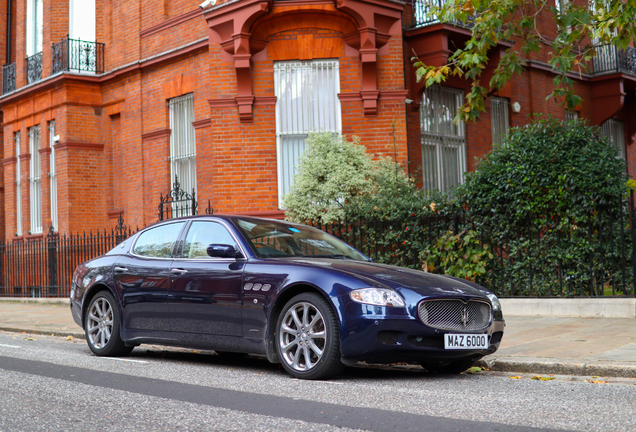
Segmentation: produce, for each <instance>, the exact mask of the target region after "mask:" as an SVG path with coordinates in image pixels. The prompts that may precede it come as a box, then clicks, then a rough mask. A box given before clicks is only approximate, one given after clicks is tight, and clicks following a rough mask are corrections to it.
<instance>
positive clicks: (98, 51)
mask: <svg viewBox="0 0 636 432" xmlns="http://www.w3.org/2000/svg"><path fill="white" fill-rule="evenodd" d="M104 46H105V45H104V44H103V43H99V42H89V41H83V40H80V39H70V38H69V37H67V38H66V39H62V40H61V41H60V42H58V43H56V44H53V45H52V47H51V52H52V57H53V59H52V73H53V74H56V73H58V72H62V71H78V72H93V73H96V74H101V73H104Z"/></svg>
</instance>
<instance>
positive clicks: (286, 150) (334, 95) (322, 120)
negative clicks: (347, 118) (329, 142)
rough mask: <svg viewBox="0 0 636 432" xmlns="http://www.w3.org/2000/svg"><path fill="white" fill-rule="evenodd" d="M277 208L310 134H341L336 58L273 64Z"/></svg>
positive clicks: (337, 63) (280, 203)
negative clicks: (318, 132)
mask: <svg viewBox="0 0 636 432" xmlns="http://www.w3.org/2000/svg"><path fill="white" fill-rule="evenodd" d="M274 93H275V95H276V162H277V163H276V165H277V172H278V206H279V208H283V197H284V196H285V195H286V194H287V193H289V191H290V190H291V187H292V185H293V182H294V177H295V175H296V169H297V166H298V158H299V157H300V155H301V154H302V153H303V152H304V151H305V147H306V139H307V136H308V135H309V132H314V131H320V132H332V133H334V134H341V133H342V118H341V115H342V114H341V105H340V99H339V98H338V93H340V65H339V62H338V59H317V60H310V61H300V60H294V61H280V62H274Z"/></svg>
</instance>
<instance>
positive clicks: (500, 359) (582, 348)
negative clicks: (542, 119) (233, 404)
mask: <svg viewBox="0 0 636 432" xmlns="http://www.w3.org/2000/svg"><path fill="white" fill-rule="evenodd" d="M504 316H505V315H504ZM505 319H506V330H505V332H504V337H503V340H502V342H501V346H500V348H499V351H497V352H496V353H495V354H493V355H491V356H488V357H486V358H485V359H484V360H482V362H481V365H483V366H486V367H488V368H489V369H492V370H496V371H509V372H526V373H536V374H561V375H582V376H587V375H589V376H602V377H609V376H613V377H628V378H636V319H634V318H555V317H533V316H505ZM0 330H4V331H11V332H25V333H36V334H44V335H55V336H73V337H75V338H84V333H83V331H82V329H81V328H80V327H79V326H78V325H77V324H75V321H73V318H72V317H71V312H70V308H69V303H68V300H67V299H55V300H52V299H47V300H45V301H41V302H21V301H19V300H17V299H11V300H8V299H0Z"/></svg>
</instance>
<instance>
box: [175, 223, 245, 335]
mask: <svg viewBox="0 0 636 432" xmlns="http://www.w3.org/2000/svg"><path fill="white" fill-rule="evenodd" d="M210 244H227V245H232V246H234V247H235V248H237V250H238V246H237V242H236V241H235V239H234V238H233V237H232V235H231V234H230V232H229V230H228V229H227V228H226V227H225V226H224V225H223V224H221V223H219V222H215V221H211V220H195V221H193V222H192V223H191V225H190V227H189V229H188V233H187V235H186V236H185V241H184V242H183V247H182V248H181V252H180V256H179V257H176V258H175V259H174V261H173V262H172V265H171V268H170V289H169V296H168V304H169V310H170V327H171V329H172V331H173V332H180V333H199V334H210V335H227V336H241V335H242V334H243V329H242V321H241V306H242V277H243V269H244V267H245V259H244V258H238V259H237V258H211V257H210V256H208V254H207V247H208V246H209V245H210Z"/></svg>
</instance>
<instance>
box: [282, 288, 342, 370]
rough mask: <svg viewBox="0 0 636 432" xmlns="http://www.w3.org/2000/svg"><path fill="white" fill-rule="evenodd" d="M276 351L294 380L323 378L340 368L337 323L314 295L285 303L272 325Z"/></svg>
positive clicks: (303, 296) (305, 295)
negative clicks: (276, 320)
mask: <svg viewBox="0 0 636 432" xmlns="http://www.w3.org/2000/svg"><path fill="white" fill-rule="evenodd" d="M276 349H277V350H278V356H279V357H280V359H281V363H282V365H283V368H285V370H286V371H287V372H288V373H289V374H290V375H291V376H293V377H296V378H302V379H327V378H331V377H333V376H335V375H337V374H338V373H340V372H341V371H342V369H344V365H343V364H342V362H341V361H340V332H339V325H338V320H337V318H336V316H335V314H334V312H333V310H332V309H331V306H330V305H329V304H328V303H327V301H326V300H325V299H323V298H322V297H321V296H320V295H318V294H314V293H303V294H299V295H297V296H296V297H294V298H292V299H291V300H290V301H289V302H287V304H286V305H285V307H284V308H283V311H282V312H281V314H280V316H279V318H278V324H277V326H276Z"/></svg>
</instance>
